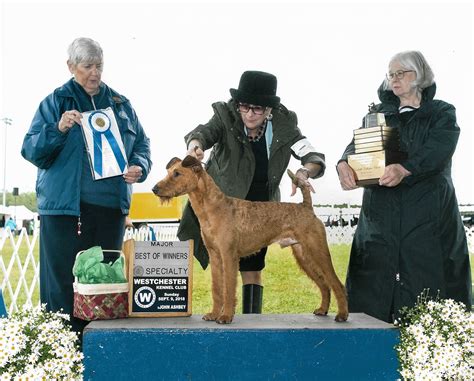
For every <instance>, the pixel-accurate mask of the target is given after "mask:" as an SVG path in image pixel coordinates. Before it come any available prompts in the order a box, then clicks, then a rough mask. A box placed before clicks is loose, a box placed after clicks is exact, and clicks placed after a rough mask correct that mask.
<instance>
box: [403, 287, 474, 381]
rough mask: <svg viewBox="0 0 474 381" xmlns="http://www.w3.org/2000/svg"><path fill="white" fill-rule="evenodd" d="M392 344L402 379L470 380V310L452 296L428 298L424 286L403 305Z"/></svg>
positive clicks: (473, 372)
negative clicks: (397, 337) (410, 302)
mask: <svg viewBox="0 0 474 381" xmlns="http://www.w3.org/2000/svg"><path fill="white" fill-rule="evenodd" d="M400 312H401V317H400V321H399V322H398V324H399V327H400V342H399V344H397V345H396V346H395V350H396V351H397V356H398V360H399V366H400V368H399V372H400V375H401V377H402V379H404V380H474V363H473V362H474V314H473V313H471V312H468V311H466V306H465V305H464V304H462V303H460V302H455V301H454V300H452V299H446V300H440V299H439V298H436V299H435V300H432V299H431V298H430V297H429V296H428V291H427V290H425V291H424V292H423V293H422V295H421V296H419V297H418V302H417V304H416V305H415V306H414V307H413V308H410V309H409V308H406V307H405V308H403V309H402V310H401V311H400Z"/></svg>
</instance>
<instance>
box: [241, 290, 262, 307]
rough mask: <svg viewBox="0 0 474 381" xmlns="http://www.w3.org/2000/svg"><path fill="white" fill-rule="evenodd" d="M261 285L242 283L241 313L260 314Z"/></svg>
mask: <svg viewBox="0 0 474 381" xmlns="http://www.w3.org/2000/svg"><path fill="white" fill-rule="evenodd" d="M262 300H263V286H260V285H259V284H244V285H243V286H242V313H243V314H261V313H262Z"/></svg>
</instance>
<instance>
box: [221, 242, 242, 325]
mask: <svg viewBox="0 0 474 381" xmlns="http://www.w3.org/2000/svg"><path fill="white" fill-rule="evenodd" d="M232 254H233V252H232V251H231V250H229V251H225V252H223V253H222V255H223V256H222V265H223V269H224V307H223V310H222V315H220V316H219V318H218V319H217V320H216V322H217V323H219V324H229V323H231V322H232V319H233V318H234V314H235V305H236V303H237V296H236V293H237V273H238V266H239V258H238V256H235V257H234V256H233V255H232Z"/></svg>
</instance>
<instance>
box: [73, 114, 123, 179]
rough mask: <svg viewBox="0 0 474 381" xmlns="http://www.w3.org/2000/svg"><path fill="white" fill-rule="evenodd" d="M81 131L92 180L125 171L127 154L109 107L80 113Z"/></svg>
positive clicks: (120, 173)
mask: <svg viewBox="0 0 474 381" xmlns="http://www.w3.org/2000/svg"><path fill="white" fill-rule="evenodd" d="M82 131H83V134H84V140H85V142H86V146H87V152H88V154H89V162H90V165H91V170H92V177H93V178H94V180H100V179H105V178H107V177H113V176H119V175H122V174H124V173H126V172H127V156H126V154H125V147H124V145H123V142H122V138H121V136H120V131H119V129H118V126H117V121H116V119H115V115H114V112H113V111H112V109H111V108H110V107H108V108H106V109H105V110H95V111H90V112H85V113H83V114H82Z"/></svg>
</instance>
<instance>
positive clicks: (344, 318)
mask: <svg viewBox="0 0 474 381" xmlns="http://www.w3.org/2000/svg"><path fill="white" fill-rule="evenodd" d="M348 317H349V314H348V313H347V312H346V313H338V314H337V315H336V317H335V318H334V320H336V321H337V322H338V323H341V322H343V321H347V318H348Z"/></svg>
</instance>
